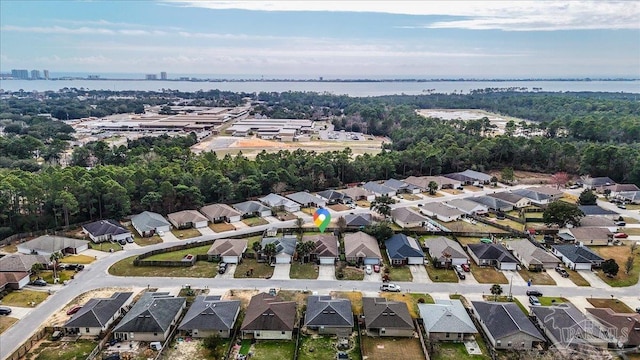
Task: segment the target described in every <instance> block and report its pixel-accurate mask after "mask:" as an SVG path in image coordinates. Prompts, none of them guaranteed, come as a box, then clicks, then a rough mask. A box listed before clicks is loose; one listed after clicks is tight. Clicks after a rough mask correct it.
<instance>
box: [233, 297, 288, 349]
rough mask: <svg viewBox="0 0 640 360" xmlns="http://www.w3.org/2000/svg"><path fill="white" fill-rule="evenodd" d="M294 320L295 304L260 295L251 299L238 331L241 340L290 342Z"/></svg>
mask: <svg viewBox="0 0 640 360" xmlns="http://www.w3.org/2000/svg"><path fill="white" fill-rule="evenodd" d="M295 320H296V303H295V302H294V301H283V300H282V299H281V298H279V297H277V296H272V295H269V294H265V293H260V294H257V295H255V296H253V297H252V298H251V301H250V302H249V306H248V307H247V310H246V313H245V316H244V321H243V322H242V326H241V327H240V330H241V331H242V337H243V338H245V339H246V338H253V339H256V340H291V338H292V335H293V328H294V327H295Z"/></svg>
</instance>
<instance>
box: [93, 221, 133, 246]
mask: <svg viewBox="0 0 640 360" xmlns="http://www.w3.org/2000/svg"><path fill="white" fill-rule="evenodd" d="M82 230H83V231H84V232H85V233H87V234H88V235H89V238H90V239H91V241H93V242H94V243H101V242H103V241H120V240H126V239H127V238H130V237H132V236H131V232H130V231H129V230H127V228H125V227H124V226H122V225H120V223H119V222H117V221H115V220H111V219H108V220H98V221H94V222H91V223H88V224H84V225H82Z"/></svg>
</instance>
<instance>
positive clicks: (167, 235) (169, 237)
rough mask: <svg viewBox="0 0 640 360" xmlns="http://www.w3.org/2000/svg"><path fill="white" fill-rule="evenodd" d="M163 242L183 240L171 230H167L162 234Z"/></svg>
mask: <svg viewBox="0 0 640 360" xmlns="http://www.w3.org/2000/svg"><path fill="white" fill-rule="evenodd" d="M160 237H161V238H162V242H180V241H182V240H180V239H178V238H177V237H176V236H175V235H173V233H172V232H171V231H165V232H164V234H163V235H162V236H160Z"/></svg>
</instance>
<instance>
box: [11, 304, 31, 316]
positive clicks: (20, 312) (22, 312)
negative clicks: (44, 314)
mask: <svg viewBox="0 0 640 360" xmlns="http://www.w3.org/2000/svg"><path fill="white" fill-rule="evenodd" d="M5 307H8V308H10V309H11V314H10V315H9V316H10V317H12V318H15V319H22V318H23V317H25V316H27V314H29V313H30V312H31V310H32V309H31V308H24V307H18V306H5Z"/></svg>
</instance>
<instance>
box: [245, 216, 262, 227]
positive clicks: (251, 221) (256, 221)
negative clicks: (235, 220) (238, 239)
mask: <svg viewBox="0 0 640 360" xmlns="http://www.w3.org/2000/svg"><path fill="white" fill-rule="evenodd" d="M242 222H243V223H244V224H245V225H247V226H251V227H253V226H260V225H267V224H268V223H269V222H268V221H267V220H265V219H263V218H261V217H252V218H246V219H243V220H242Z"/></svg>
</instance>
